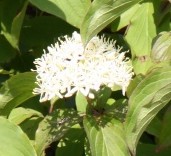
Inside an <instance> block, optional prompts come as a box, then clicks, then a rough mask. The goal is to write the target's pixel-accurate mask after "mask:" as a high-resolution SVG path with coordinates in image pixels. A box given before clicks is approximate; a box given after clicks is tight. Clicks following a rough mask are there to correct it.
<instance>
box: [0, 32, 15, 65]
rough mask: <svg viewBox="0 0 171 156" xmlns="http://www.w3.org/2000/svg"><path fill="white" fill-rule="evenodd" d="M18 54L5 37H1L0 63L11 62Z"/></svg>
mask: <svg viewBox="0 0 171 156" xmlns="http://www.w3.org/2000/svg"><path fill="white" fill-rule="evenodd" d="M16 54H17V51H16V49H14V48H13V47H12V46H11V45H10V43H9V42H8V41H7V40H6V38H5V37H4V36H3V35H0V63H6V62H9V61H10V60H11V59H12V58H14V56H15V55H16Z"/></svg>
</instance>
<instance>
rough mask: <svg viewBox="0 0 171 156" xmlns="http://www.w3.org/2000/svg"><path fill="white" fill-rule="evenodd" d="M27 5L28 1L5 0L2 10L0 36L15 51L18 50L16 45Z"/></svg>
mask: <svg viewBox="0 0 171 156" xmlns="http://www.w3.org/2000/svg"><path fill="white" fill-rule="evenodd" d="M27 4H28V1H26V0H16V1H11V0H6V1H4V4H3V8H2V9H3V10H2V19H1V20H2V21H1V27H2V34H3V35H4V36H5V37H6V39H7V40H8V42H9V43H10V44H11V45H12V46H13V47H14V48H15V49H17V50H19V47H18V43H19V37H20V31H21V27H22V23H23V19H24V16H25V12H26V9H27ZM11 6H12V7H11ZM9 10H10V11H9Z"/></svg>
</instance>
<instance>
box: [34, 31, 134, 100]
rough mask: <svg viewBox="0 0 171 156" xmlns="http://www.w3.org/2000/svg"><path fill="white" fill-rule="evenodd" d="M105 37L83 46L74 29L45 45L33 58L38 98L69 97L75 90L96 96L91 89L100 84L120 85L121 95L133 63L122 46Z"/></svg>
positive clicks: (94, 38) (130, 74) (97, 88)
mask: <svg viewBox="0 0 171 156" xmlns="http://www.w3.org/2000/svg"><path fill="white" fill-rule="evenodd" d="M115 44H116V41H113V40H109V39H106V38H105V37H104V36H102V37H98V36H95V37H93V38H92V39H91V40H90V42H89V43H88V44H87V46H86V48H85V49H84V46H83V44H82V41H81V36H80V34H78V33H77V32H73V34H72V36H71V37H68V36H64V37H63V38H58V42H57V43H55V44H54V45H50V46H48V47H47V52H46V51H45V50H44V53H43V55H42V57H41V58H37V59H35V61H34V64H35V66H36V70H32V71H35V72H37V76H36V80H37V81H36V84H37V85H38V86H37V88H35V89H34V90H33V93H34V94H40V101H41V102H43V101H47V100H51V99H53V98H54V97H55V96H58V97H59V98H63V97H70V96H72V95H73V94H75V93H76V92H77V91H80V92H81V93H82V94H83V95H84V96H88V97H89V98H95V97H94V94H92V93H91V92H90V90H94V91H98V90H100V88H101V86H104V85H107V86H108V87H110V88H113V87H116V86H117V87H118V86H119V87H120V88H122V93H123V95H124V94H125V91H126V88H127V86H128V84H129V82H130V80H131V78H132V75H133V72H132V66H131V65H130V63H129V58H125V52H123V53H120V51H121V49H122V47H117V48H116V46H115Z"/></svg>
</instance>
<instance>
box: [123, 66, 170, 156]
mask: <svg viewBox="0 0 171 156" xmlns="http://www.w3.org/2000/svg"><path fill="white" fill-rule="evenodd" d="M170 100H171V67H168V68H159V69H156V70H154V71H153V72H151V73H150V74H149V75H147V76H146V78H145V79H143V80H142V81H141V82H140V84H139V85H138V86H137V87H136V89H135V90H134V91H133V93H132V95H131V96H130V99H129V107H128V112H127V116H126V121H125V131H126V139H127V144H128V145H129V148H130V150H131V151H132V153H134V154H135V149H136V145H137V142H138V140H139V138H140V136H141V134H142V133H143V131H144V130H145V129H146V127H147V126H148V124H149V123H150V121H151V120H152V119H153V118H154V117H155V116H156V114H157V113H158V112H159V111H160V110H161V109H162V108H163V107H164V106H165V105H166V104H167V103H168V102H169V101H170Z"/></svg>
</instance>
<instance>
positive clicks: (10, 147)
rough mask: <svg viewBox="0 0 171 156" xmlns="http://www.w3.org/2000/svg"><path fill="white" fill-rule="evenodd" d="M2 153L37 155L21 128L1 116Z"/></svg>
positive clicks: (12, 155)
mask: <svg viewBox="0 0 171 156" xmlns="http://www.w3.org/2000/svg"><path fill="white" fill-rule="evenodd" d="M0 127H1V128H0V136H1V137H0V155H5V156H14V155H16V156H19V155H20V156H36V152H35V150H34V148H33V146H32V145H31V143H30V141H29V139H28V138H27V136H26V135H25V134H24V133H23V131H22V130H21V128H19V127H18V126H16V125H14V124H13V123H11V122H9V121H8V120H7V119H5V118H2V117H0Z"/></svg>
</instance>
